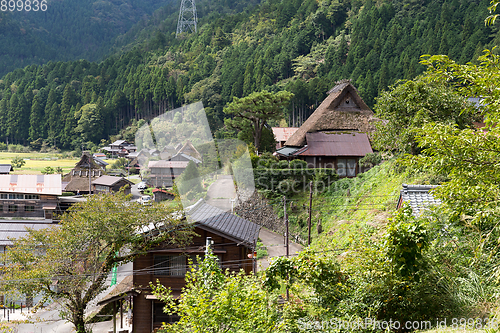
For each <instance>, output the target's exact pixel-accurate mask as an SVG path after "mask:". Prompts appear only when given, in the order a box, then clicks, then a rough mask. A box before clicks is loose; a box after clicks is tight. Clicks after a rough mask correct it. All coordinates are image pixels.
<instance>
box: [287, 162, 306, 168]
mask: <svg viewBox="0 0 500 333" xmlns="http://www.w3.org/2000/svg"><path fill="white" fill-rule="evenodd" d="M305 168H307V162H306V161H303V160H292V161H290V169H305Z"/></svg>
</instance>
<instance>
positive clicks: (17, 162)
mask: <svg viewBox="0 0 500 333" xmlns="http://www.w3.org/2000/svg"><path fill="white" fill-rule="evenodd" d="M10 163H11V164H12V166H13V167H14V168H22V167H23V166H24V165H25V164H26V161H25V160H24V159H23V158H21V157H19V156H16V157H14V158H13V159H12V161H10Z"/></svg>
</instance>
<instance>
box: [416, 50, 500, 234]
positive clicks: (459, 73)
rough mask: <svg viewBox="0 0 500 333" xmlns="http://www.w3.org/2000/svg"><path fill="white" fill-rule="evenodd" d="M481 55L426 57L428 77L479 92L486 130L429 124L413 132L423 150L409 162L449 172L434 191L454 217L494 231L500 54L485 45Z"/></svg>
mask: <svg viewBox="0 0 500 333" xmlns="http://www.w3.org/2000/svg"><path fill="white" fill-rule="evenodd" d="M480 60H481V64H480V65H474V64H466V65H459V64H457V63H455V62H454V61H451V60H450V59H449V58H448V57H445V56H432V57H426V58H424V60H423V63H425V64H426V65H427V66H428V73H427V75H428V76H427V78H428V80H430V81H439V82H448V83H449V84H450V85H452V86H453V87H454V88H455V90H456V91H457V92H458V93H460V94H462V95H465V96H471V95H472V96H480V97H481V103H482V105H481V106H480V107H479V110H478V111H479V112H481V116H482V117H483V118H484V121H485V123H486V128H485V129H486V131H484V129H461V128H459V127H457V126H453V125H447V124H440V123H428V124H426V125H425V126H424V127H423V128H422V129H421V130H420V131H419V132H418V136H417V142H418V144H419V145H420V146H421V147H422V148H425V149H424V151H423V154H422V155H421V156H418V157H416V158H413V159H408V160H407V161H408V165H411V166H413V167H418V168H429V169H430V170H434V171H435V173H437V174H445V175H447V176H448V177H449V180H448V181H446V182H445V183H444V184H443V186H440V187H439V188H438V189H437V190H436V196H437V197H438V198H440V199H442V200H443V201H444V202H445V203H446V205H447V207H448V208H449V209H450V211H452V212H453V216H454V218H455V220H457V221H458V220H461V221H462V223H471V224H473V225H475V226H477V227H478V228H479V230H481V231H483V232H486V233H489V232H493V233H494V234H497V233H498V231H497V227H496V225H497V224H496V221H497V219H498V216H500V215H499V210H498V199H497V198H498V195H499V192H498V191H499V186H498V185H499V184H500V174H499V172H498V168H497V167H496V165H498V154H497V153H496V151H498V149H499V147H500V140H499V139H498V138H499V133H500V130H499V128H498V126H496V124H497V123H498V121H499V120H500V102H499V100H500V92H498V89H497V82H498V79H499V78H500V66H499V64H500V57H499V56H498V55H495V54H493V53H491V52H489V51H487V50H486V51H485V53H484V55H483V56H481V57H480ZM464 82H467V84H463V83H464ZM487 239H489V237H488V238H487Z"/></svg>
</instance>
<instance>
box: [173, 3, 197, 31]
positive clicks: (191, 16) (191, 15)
mask: <svg viewBox="0 0 500 333" xmlns="http://www.w3.org/2000/svg"><path fill="white" fill-rule="evenodd" d="M194 1H195V0H182V1H181V9H180V10H179V20H178V21H177V32H176V33H175V37H176V38H179V35H180V34H182V33H183V32H189V31H190V32H197V27H196V24H197V22H198V16H197V15H196V4H195V3H194Z"/></svg>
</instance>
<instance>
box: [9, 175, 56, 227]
mask: <svg viewBox="0 0 500 333" xmlns="http://www.w3.org/2000/svg"><path fill="white" fill-rule="evenodd" d="M61 194H62V190H61V175H59V174H57V175H0V216H1V217H10V218H16V217H18V218H36V219H46V220H51V219H52V218H53V214H54V213H55V212H56V211H57V209H58V196H60V195H61Z"/></svg>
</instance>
